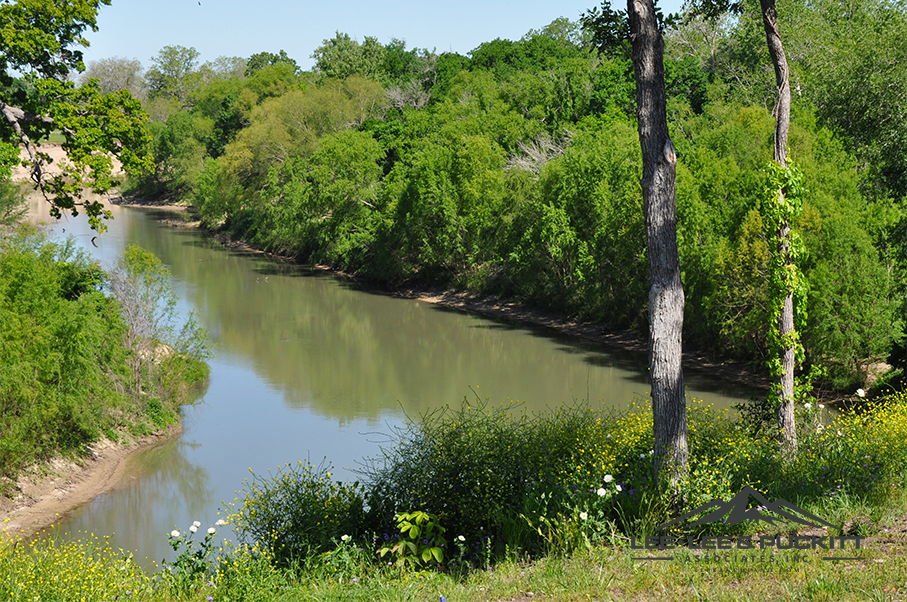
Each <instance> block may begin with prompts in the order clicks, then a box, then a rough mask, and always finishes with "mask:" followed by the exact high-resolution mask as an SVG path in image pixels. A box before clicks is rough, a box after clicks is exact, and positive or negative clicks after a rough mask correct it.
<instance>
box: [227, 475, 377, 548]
mask: <svg viewBox="0 0 907 602" xmlns="http://www.w3.org/2000/svg"><path fill="white" fill-rule="evenodd" d="M243 485H244V487H245V490H244V492H243V497H242V501H241V502H240V505H239V507H236V506H235V505H234V504H231V513H230V516H229V522H230V523H231V524H232V525H233V528H234V529H235V530H236V533H237V535H238V536H239V537H240V539H242V540H244V541H250V542H252V543H253V544H255V545H257V546H258V547H259V549H261V550H264V551H265V552H266V553H267V554H268V555H269V556H270V557H271V558H273V559H274V561H275V562H277V563H278V564H281V565H287V564H289V563H291V562H293V561H294V560H301V559H304V558H307V557H309V556H312V555H314V554H319V553H322V552H326V551H328V550H331V549H333V548H334V546H335V545H336V544H337V542H338V541H339V540H340V538H341V537H342V536H343V535H350V534H354V535H359V534H360V533H362V529H363V528H364V526H365V520H364V519H365V510H364V495H363V491H362V489H361V488H360V487H359V483H353V484H345V483H341V482H339V481H332V480H331V472H330V467H325V466H321V467H315V466H312V465H311V464H309V463H303V462H299V463H298V464H297V465H296V466H293V465H291V464H287V465H286V466H283V467H281V468H279V469H278V470H277V473H276V474H275V475H273V476H272V475H268V476H267V477H264V476H258V475H255V474H254V473H253V475H252V479H251V481H250V480H246V481H244V482H243Z"/></svg>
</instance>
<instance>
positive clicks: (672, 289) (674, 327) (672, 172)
mask: <svg viewBox="0 0 907 602" xmlns="http://www.w3.org/2000/svg"><path fill="white" fill-rule="evenodd" d="M627 14H628V15H629V19H630V34H631V40H632V42H633V69H634V71H635V74H636V105H637V119H638V122H639V142H640V146H641V147H642V164H643V170H642V182H641V184H642V194H643V203H644V207H645V214H646V254H647V256H648V259H649V281H650V282H649V377H650V379H651V384H652V414H653V416H654V431H655V432H654V435H655V454H654V458H655V459H654V465H653V470H654V474H655V482H656V484H658V486H659V487H663V486H667V487H668V488H669V489H670V490H671V491H672V492H673V491H676V487H675V486H676V485H677V483H678V482H679V481H680V480H681V479H682V478H683V476H684V475H685V474H686V472H687V461H688V457H689V452H688V449H687V405H686V399H685V397H684V386H683V370H682V368H681V339H682V331H683V304H684V297H683V283H682V282H681V280H680V258H679V257H678V254H677V223H676V218H675V182H676V164H677V157H676V154H675V152H674V145H673V143H672V142H671V138H670V137H669V136H668V119H667V107H666V98H665V83H664V62H663V51H664V41H663V39H662V37H661V32H660V31H659V30H658V20H657V17H656V15H655V5H654V2H653V1H652V0H627Z"/></svg>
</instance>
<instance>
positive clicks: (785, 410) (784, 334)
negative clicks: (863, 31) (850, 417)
mask: <svg viewBox="0 0 907 602" xmlns="http://www.w3.org/2000/svg"><path fill="white" fill-rule="evenodd" d="M760 3H761V6H762V24H763V26H764V27H765V37H766V41H767V42H768V52H769V54H770V55H771V57H772V65H774V67H775V82H776V83H777V85H778V105H777V107H776V108H775V161H776V162H777V163H778V164H779V165H781V166H782V167H787V134H788V132H789V131H790V71H789V69H788V67H787V58H786V57H785V55H784V45H783V44H782V43H781V32H780V30H779V29H778V11H777V10H776V8H775V0H760ZM780 194H781V198H782V200H783V198H784V191H783V190H782V191H781V193H780ZM776 234H777V238H776V240H777V245H778V253H779V254H780V255H781V257H783V258H784V264H785V265H790V264H791V257H790V245H791V238H790V224H789V223H787V222H784V223H782V224H781V227H780V228H779V229H778V232H777V233H776ZM778 328H779V330H780V337H781V344H782V348H783V351H782V356H781V366H782V372H781V374H780V376H779V377H778V383H777V384H776V387H777V389H778V396H779V399H778V428H779V430H780V432H781V443H782V446H783V448H784V453H785V455H786V456H787V457H788V458H789V459H793V458H795V457H796V455H797V429H796V424H795V422H794V366H795V361H796V359H795V351H794V342H793V333H794V295H793V291H788V292H787V295H786V296H785V298H784V305H783V307H782V309H781V316H780V317H779V319H778Z"/></svg>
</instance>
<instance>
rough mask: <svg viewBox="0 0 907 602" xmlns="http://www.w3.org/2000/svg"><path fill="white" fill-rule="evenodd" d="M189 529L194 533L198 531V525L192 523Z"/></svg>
mask: <svg viewBox="0 0 907 602" xmlns="http://www.w3.org/2000/svg"><path fill="white" fill-rule="evenodd" d="M189 530H190V531H192V532H193V533H195V532H196V531H198V527H196V526H195V524H194V523H193V524H192V526H191V527H189Z"/></svg>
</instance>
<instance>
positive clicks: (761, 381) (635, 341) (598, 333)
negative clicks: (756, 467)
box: [110, 196, 844, 402]
mask: <svg viewBox="0 0 907 602" xmlns="http://www.w3.org/2000/svg"><path fill="white" fill-rule="evenodd" d="M110 202H111V203H112V204H114V205H117V206H119V207H129V208H135V209H154V210H160V211H168V212H173V213H174V214H175V215H174V217H173V218H172V219H171V218H162V219H161V221H162V222H163V223H165V224H166V225H168V226H172V227H177V228H193V229H199V230H202V231H204V232H205V233H207V234H208V235H209V236H211V237H212V238H214V239H215V240H217V241H218V242H219V243H221V244H222V245H224V246H225V247H227V248H229V249H235V250H239V251H242V252H245V253H252V254H256V255H263V256H266V257H269V258H272V259H274V260H275V261H285V262H290V263H294V264H298V262H296V261H295V260H294V259H293V258H291V257H287V256H284V255H280V254H276V253H271V252H268V251H263V250H261V249H257V248H255V247H253V246H252V245H250V244H248V243H247V242H245V241H243V240H234V239H232V238H231V237H230V236H229V235H226V234H224V233H223V232H217V231H212V230H208V229H206V228H204V227H202V225H201V222H199V221H198V220H197V219H196V218H195V216H194V215H193V214H192V210H191V208H190V207H187V206H184V205H172V204H166V199H163V200H161V201H152V202H147V201H143V200H141V199H136V198H126V197H122V196H118V197H114V198H112V199H110ZM303 265H307V264H303ZM307 267H310V268H312V269H315V270H319V271H323V272H328V273H331V274H333V275H335V276H337V277H339V278H343V279H346V280H350V281H354V282H358V283H361V284H363V285H365V286H369V287H370V289H371V290H372V291H373V292H379V293H382V294H385V295H388V296H390V297H396V298H401V299H411V300H414V301H421V302H424V303H430V304H435V305H438V306H441V307H447V308H450V309H456V310H459V311H464V312H469V313H474V314H478V315H481V316H486V317H489V318H494V319H497V320H505V321H509V322H518V323H522V324H529V325H533V326H541V327H544V328H550V329H552V330H555V331H557V332H559V333H561V334H565V335H568V336H573V337H579V338H582V339H585V340H589V341H594V342H596V343H601V344H603V345H606V346H608V347H610V348H612V349H615V350H618V351H629V352H633V353H642V354H645V353H648V344H647V343H646V341H645V340H644V339H642V338H640V337H639V336H637V335H635V334H634V333H632V332H627V331H615V330H610V329H608V328H605V327H604V326H603V325H601V324H596V323H593V322H586V321H582V320H577V319H576V318H573V317H570V316H565V315H563V314H558V313H555V312H550V311H545V310H541V309H538V308H535V307H532V306H530V305H527V304H525V303H521V302H519V301H514V300H511V299H502V298H500V297H497V296H490V295H480V294H476V293H470V292H466V291H457V290H452V289H441V288H436V287H419V286H404V287H399V288H395V287H388V286H386V285H384V284H382V283H375V282H372V281H370V280H367V279H363V278H361V277H358V276H356V275H354V274H350V273H347V272H344V271H342V270H337V269H334V268H332V267H331V266H328V265H322V264H316V265H314V266H307ZM683 366H684V368H685V369H691V370H697V371H701V372H707V373H709V374H710V375H713V376H716V377H718V378H719V379H721V380H724V381H727V382H730V383H734V384H738V385H742V386H745V387H748V388H751V389H755V390H758V391H768V389H769V387H770V386H771V381H770V380H769V378H768V377H767V376H766V375H764V374H759V373H757V372H754V371H753V370H751V369H749V368H748V367H746V366H744V365H742V364H740V363H737V362H734V361H731V360H722V359H717V358H714V357H711V356H709V355H707V354H705V353H702V352H699V351H696V350H686V351H684V354H683ZM842 399H844V397H843V396H840V395H837V396H835V397H834V398H826V399H824V400H823V401H829V402H832V401H841V400H842Z"/></svg>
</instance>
